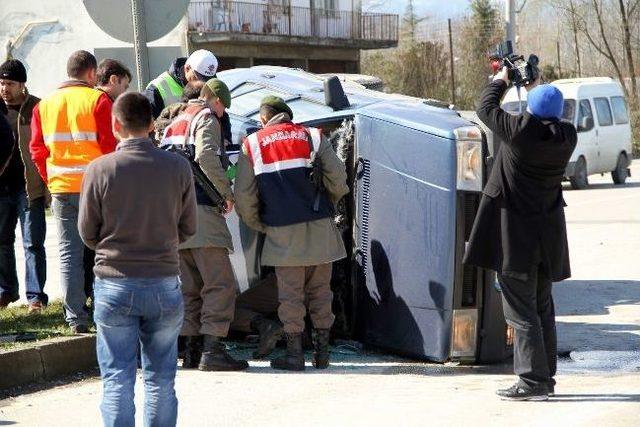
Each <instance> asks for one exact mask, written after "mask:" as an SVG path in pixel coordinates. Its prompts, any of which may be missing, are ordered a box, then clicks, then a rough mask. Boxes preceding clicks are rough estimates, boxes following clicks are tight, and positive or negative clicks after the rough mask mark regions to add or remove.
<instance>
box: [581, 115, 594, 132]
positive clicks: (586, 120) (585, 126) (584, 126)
mask: <svg viewBox="0 0 640 427" xmlns="http://www.w3.org/2000/svg"><path fill="white" fill-rule="evenodd" d="M591 129H593V117H588V116H587V117H583V118H582V121H581V122H580V123H578V132H587V131H590V130H591Z"/></svg>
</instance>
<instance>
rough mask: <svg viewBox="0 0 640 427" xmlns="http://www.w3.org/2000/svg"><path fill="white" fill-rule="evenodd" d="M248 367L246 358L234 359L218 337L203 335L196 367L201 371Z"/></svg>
mask: <svg viewBox="0 0 640 427" xmlns="http://www.w3.org/2000/svg"><path fill="white" fill-rule="evenodd" d="M248 367H249V363H247V361H246V360H236V359H234V358H233V357H231V356H230V355H229V353H227V348H226V347H225V345H224V343H223V342H222V341H221V340H220V338H219V337H214V336H213V335H205V336H204V346H203V349H202V357H201V358H200V365H199V366H198V369H200V370H201V371H242V370H244V369H247V368H248Z"/></svg>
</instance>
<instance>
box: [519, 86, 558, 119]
mask: <svg viewBox="0 0 640 427" xmlns="http://www.w3.org/2000/svg"><path fill="white" fill-rule="evenodd" d="M562 110H564V97H563V96H562V92H560V89H558V88H557V87H555V86H552V85H549V84H545V85H540V86H538V87H536V88H534V89H533V90H532V91H531V92H529V93H527V111H529V112H530V113H531V114H533V115H534V116H536V117H537V118H539V119H560V118H561V117H562Z"/></svg>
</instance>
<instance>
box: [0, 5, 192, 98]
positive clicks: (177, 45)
mask: <svg viewBox="0 0 640 427" xmlns="http://www.w3.org/2000/svg"><path fill="white" fill-rule="evenodd" d="M0 3H1V5H2V6H1V7H0V61H4V59H5V58H6V57H7V55H10V56H12V57H13V58H15V59H19V60H21V61H23V62H24V64H25V66H26V68H27V72H28V77H29V82H28V84H27V86H28V87H29V90H30V91H31V92H32V93H33V94H34V95H36V96H44V95H46V94H48V93H50V92H51V91H53V90H54V89H55V88H56V87H57V86H58V85H59V83H60V82H62V81H64V80H66V78H67V76H66V64H67V58H68V57H69V55H70V54H71V53H72V52H74V51H76V50H78V49H84V50H87V51H89V52H92V53H93V54H94V55H96V57H97V58H98V60H100V59H103V58H106V57H111V58H116V59H120V60H122V61H123V62H124V63H126V64H127V66H128V67H129V68H130V69H131V72H132V73H133V74H134V79H135V63H134V53H133V45H132V44H131V43H128V42H126V41H121V40H118V39H116V38H114V37H112V36H110V35H109V34H107V33H106V32H105V31H103V30H102V29H101V28H100V27H99V26H98V25H97V24H96V23H95V22H94V20H93V19H92V17H91V16H90V15H89V12H88V11H87V9H86V8H85V6H84V4H83V1H82V0H28V1H19V0H0ZM115 3H117V2H114V7H115ZM120 9H121V10H122V13H123V14H127V13H130V8H120ZM123 19H124V18H123ZM130 19H131V18H130V17H129V20H130ZM186 29H187V18H186V16H185V17H183V18H182V19H181V20H180V21H179V23H178V24H177V25H176V26H175V28H174V29H173V30H171V31H170V32H169V33H168V34H167V35H166V36H164V37H161V38H160V39H158V40H155V41H153V42H150V43H149V45H148V46H149V69H150V72H151V73H150V74H151V76H155V75H157V74H159V73H160V72H161V71H163V70H165V69H166V68H167V66H168V65H169V63H170V62H171V59H172V58H175V57H177V56H182V55H184V54H185V53H186V52H187V48H186V37H185V36H186ZM135 87H136V81H134V82H133V84H132V88H135Z"/></svg>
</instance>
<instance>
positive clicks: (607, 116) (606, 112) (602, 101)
mask: <svg viewBox="0 0 640 427" xmlns="http://www.w3.org/2000/svg"><path fill="white" fill-rule="evenodd" d="M593 103H594V104H595V105H596V113H597V114H598V124H600V126H611V125H612V124H613V117H611V109H610V108H609V100H608V99H607V98H593Z"/></svg>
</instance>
